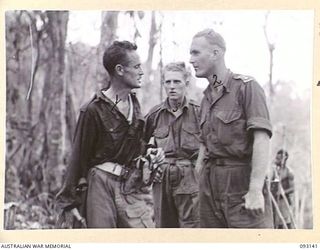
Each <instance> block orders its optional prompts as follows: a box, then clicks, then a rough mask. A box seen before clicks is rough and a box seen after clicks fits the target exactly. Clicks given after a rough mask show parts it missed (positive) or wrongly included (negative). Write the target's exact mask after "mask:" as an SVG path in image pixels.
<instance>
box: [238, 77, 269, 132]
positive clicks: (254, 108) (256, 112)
mask: <svg viewBox="0 0 320 250" xmlns="http://www.w3.org/2000/svg"><path fill="white" fill-rule="evenodd" d="M244 95H245V112H246V117H247V130H248V131H250V130H255V129H262V130H265V131H266V132H267V133H268V135H269V137H271V136H272V125H271V122H270V116H269V111H268V107H267V102H266V96H265V93H264V90H263V88H262V87H261V86H260V85H259V84H258V83H257V82H256V81H250V82H248V83H246V85H245V93H244Z"/></svg>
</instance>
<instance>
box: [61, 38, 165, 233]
mask: <svg viewBox="0 0 320 250" xmlns="http://www.w3.org/2000/svg"><path fill="white" fill-rule="evenodd" d="M136 49H137V46H136V45H135V44H132V43H130V42H127V41H123V42H119V41H115V42H114V43H113V44H112V45H111V46H109V47H108V48H107V49H106V51H105V53H104V56H103V65H104V67H105V68H106V70H107V71H108V73H109V75H110V87H109V88H108V89H105V90H102V91H99V92H98V93H97V94H96V95H95V96H94V98H93V99H92V100H91V101H90V102H89V103H88V104H86V105H85V106H84V107H82V108H81V110H80V116H79V119H78V123H77V127H76V131H75V136H74V142H73V149H72V157H71V160H70V164H69V167H68V170H67V175H66V181H65V184H64V186H63V188H62V190H61V191H60V193H59V194H58V195H57V201H58V204H59V206H60V207H61V208H62V209H63V210H64V211H73V212H74V211H77V210H75V209H76V208H77V207H78V206H79V205H80V204H79V200H78V199H77V190H78V189H79V187H81V186H83V185H85V183H86V182H87V183H88V190H87V199H86V213H85V214H84V216H85V217H86V220H87V226H88V227H90V228H115V227H154V223H153V220H152V216H153V207H152V195H151V192H150V187H148V186H146V185H143V183H142V176H141V173H142V169H141V167H140V165H141V164H140V163H141V160H142V158H141V154H143V153H145V148H144V143H143V137H142V135H143V127H144V119H143V117H142V115H141V112H140V105H139V102H138V100H137V98H136V97H135V95H134V94H133V93H132V92H131V90H132V89H135V88H140V86H141V80H142V75H143V71H142V69H141V63H140V59H139V56H138V54H137V53H136ZM149 153H155V154H156V157H154V161H155V162H156V161H157V160H159V161H161V158H162V156H164V155H161V150H157V149H154V150H153V152H151V151H149ZM143 162H145V161H143ZM150 166H151V164H150Z"/></svg>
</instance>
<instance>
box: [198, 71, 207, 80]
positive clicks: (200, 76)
mask: <svg viewBox="0 0 320 250" xmlns="http://www.w3.org/2000/svg"><path fill="white" fill-rule="evenodd" d="M196 77H198V78H204V77H205V76H204V75H203V74H202V73H201V72H199V71H196Z"/></svg>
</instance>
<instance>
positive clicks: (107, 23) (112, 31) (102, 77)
mask: <svg viewBox="0 0 320 250" xmlns="http://www.w3.org/2000/svg"><path fill="white" fill-rule="evenodd" d="M118 15H119V11H103V12H102V13H101V17H102V22H101V35H100V43H99V46H98V53H97V60H98V62H97V73H96V76H97V83H98V85H97V88H98V89H99V88H101V87H107V86H108V81H109V76H108V74H107V72H106V70H105V69H104V67H103V64H102V57H103V53H104V50H105V49H106V48H107V47H108V45H109V44H111V43H112V42H113V41H114V40H115V39H116V38H117V36H116V32H117V28H118Z"/></svg>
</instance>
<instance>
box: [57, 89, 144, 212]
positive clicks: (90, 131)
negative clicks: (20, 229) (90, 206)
mask: <svg viewBox="0 0 320 250" xmlns="http://www.w3.org/2000/svg"><path fill="white" fill-rule="evenodd" d="M130 95H131V99H132V106H133V109H132V115H131V116H130V117H131V118H132V121H128V120H127V118H126V117H125V116H124V115H123V114H122V113H121V112H120V111H119V109H118V108H117V106H116V103H114V102H112V101H111V100H110V99H109V98H107V97H106V96H104V95H103V93H102V92H101V91H99V92H98V93H97V94H96V95H95V96H94V98H93V99H92V100H91V101H90V102H89V103H88V104H86V105H84V106H83V107H82V108H81V109H80V115H79V119H78V122H77V127H76V131H75V136H74V140H73V148H72V155H71V159H70V162H69V166H68V169H67V174H66V180H65V184H64V187H63V188H62V190H61V191H60V193H59V195H58V199H59V201H60V203H61V206H62V207H67V206H75V204H74V202H75V189H76V186H77V185H78V181H79V179H80V178H82V177H83V178H86V176H87V173H88V171H89V169H90V168H92V167H93V166H95V165H97V164H101V163H104V162H115V163H119V164H125V165H126V164H130V162H131V161H132V160H133V159H134V158H136V157H137V156H139V155H140V154H142V153H143V151H144V143H143V127H144V120H143V117H142V115H141V112H140V105H139V102H138V100H137V98H136V97H135V95H134V94H130Z"/></svg>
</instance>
